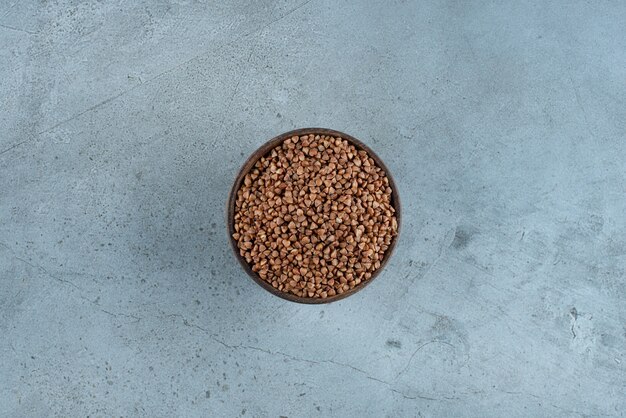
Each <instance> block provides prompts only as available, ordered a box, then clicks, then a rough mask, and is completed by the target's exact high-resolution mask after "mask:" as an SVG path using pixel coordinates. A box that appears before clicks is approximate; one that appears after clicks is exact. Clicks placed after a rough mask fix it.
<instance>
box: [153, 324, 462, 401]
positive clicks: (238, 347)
mask: <svg viewBox="0 0 626 418" xmlns="http://www.w3.org/2000/svg"><path fill="white" fill-rule="evenodd" d="M165 316H166V317H179V318H182V320H183V325H185V326H187V327H192V328H197V329H199V330H201V331H203V332H204V333H206V334H207V336H208V337H209V338H211V339H212V340H213V341H215V342H216V343H218V344H220V345H221V346H223V347H225V348H228V349H230V350H252V351H258V352H261V353H264V354H268V355H270V356H276V355H279V356H282V357H285V358H287V359H289V360H292V361H297V362H301V363H307V364H316V365H320V364H332V365H335V366H339V367H344V368H348V369H351V370H354V371H356V372H357V373H360V374H362V375H363V376H365V377H366V378H367V379H368V380H372V381H375V382H378V383H381V384H383V385H385V386H387V388H388V389H389V390H390V391H391V392H393V393H396V394H398V395H400V396H402V397H403V398H405V399H411V400H417V399H423V400H429V401H446V400H454V399H458V398H457V397H450V396H442V397H441V398H433V397H429V396H423V395H414V396H411V395H407V394H406V393H403V392H402V391H400V390H398V389H395V388H394V387H393V384H392V383H390V382H387V381H385V380H382V379H378V378H377V377H374V376H371V375H370V374H369V373H368V372H366V371H365V370H363V369H359V368H358V367H354V366H352V365H351V364H347V363H341V362H338V361H334V360H310V359H306V358H301V357H296V356H293V355H291V354H288V353H284V352H282V351H271V350H268V349H265V348H261V347H256V346H252V345H244V344H237V345H230V344H227V343H226V342H224V341H222V340H221V339H219V338H217V337H216V336H215V335H212V334H211V333H209V331H208V330H206V329H205V328H202V327H200V326H199V325H196V324H193V323H191V322H189V321H188V320H187V319H186V318H185V317H184V316H183V315H181V314H166V315H165ZM446 344H447V343H446Z"/></svg>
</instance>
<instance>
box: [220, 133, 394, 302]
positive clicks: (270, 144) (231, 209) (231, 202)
mask: <svg viewBox="0 0 626 418" xmlns="http://www.w3.org/2000/svg"><path fill="white" fill-rule="evenodd" d="M309 134H316V135H330V136H334V137H341V138H343V139H346V140H347V141H348V142H350V143H352V145H354V146H355V147H356V148H357V149H358V150H364V151H366V152H367V153H368V155H369V156H370V157H372V159H373V160H374V161H375V162H376V164H377V165H378V166H379V167H380V168H382V169H383V170H384V171H385V174H386V175H387V178H388V179H389V186H390V187H391V190H392V196H391V204H392V205H393V207H394V209H395V210H396V219H397V221H398V235H396V236H395V237H394V238H393V239H392V240H391V244H389V248H387V251H386V252H385V256H384V258H383V260H382V261H381V263H380V268H379V269H378V270H376V271H375V272H374V273H372V277H370V278H369V280H366V281H364V282H362V283H361V284H359V285H358V286H356V287H354V289H350V290H348V291H346V292H343V293H342V294H337V295H335V296H331V297H328V298H326V299H322V298H301V297H299V296H296V295H294V294H291V293H284V292H282V291H280V290H278V289H274V287H272V285H271V284H270V283H268V282H266V281H265V280H263V279H261V277H259V276H258V275H257V274H256V273H255V272H253V271H252V268H251V266H250V265H249V264H248V263H247V262H246V260H245V259H244V258H243V257H242V256H241V255H239V248H238V247H237V241H235V239H234V238H233V234H234V233H235V202H236V200H237V191H238V190H239V188H240V187H241V183H242V182H243V179H244V177H245V175H246V174H247V173H248V172H249V171H250V170H251V169H252V167H254V164H256V162H257V161H258V160H259V159H260V158H261V157H263V156H265V155H267V154H268V152H270V151H271V150H272V149H274V148H275V147H276V146H278V145H279V144H281V143H282V142H283V141H284V140H285V139H287V138H291V137H292V136H294V135H298V136H301V135H309ZM227 222H228V239H229V241H230V245H231V247H232V249H233V252H234V253H235V257H236V258H237V260H239V263H240V264H241V266H242V267H243V269H244V270H245V272H246V273H248V275H249V276H250V277H252V280H254V281H255V282H256V283H257V284H258V285H259V286H261V287H262V288H263V289H265V290H267V291H268V292H270V293H272V294H273V295H276V296H278V297H280V298H283V299H287V300H289V301H292V302H298V303H307V304H318V303H330V302H335V301H337V300H340V299H344V298H347V297H348V296H350V295H353V294H355V293H356V292H358V291H360V290H362V289H363V288H365V287H366V286H367V285H369V284H370V283H371V282H372V281H373V280H374V279H375V278H376V277H377V276H378V275H379V274H380V272H381V271H382V270H383V268H384V267H385V265H386V264H387V262H388V261H389V259H390V258H391V255H392V254H393V250H394V249H395V246H396V242H397V241H398V238H399V236H400V198H399V195H398V189H397V188H396V184H395V182H394V180H393V177H392V176H391V173H390V172H389V169H388V168H387V166H385V164H384V163H383V161H382V160H381V159H380V157H378V155H376V153H374V151H372V150H371V149H370V148H369V147H368V146H367V145H365V144H363V143H362V142H361V141H359V140H358V139H356V138H354V137H353V136H350V135H348V134H345V133H343V132H339V131H334V130H332V129H325V128H303V129H296V130H293V131H290V132H285V133H284V134H280V135H278V136H276V137H274V138H272V139H270V140H269V141H267V142H266V143H265V144H263V145H262V146H261V147H260V148H259V149H257V150H256V151H255V152H254V153H253V154H252V155H251V156H250V158H248V160H247V161H246V162H245V164H244V165H243V167H242V168H241V170H239V174H238V175H237V178H236V180H235V183H234V184H233V188H232V189H231V191H230V196H229V197H228V219H227Z"/></svg>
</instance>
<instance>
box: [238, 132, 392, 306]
mask: <svg viewBox="0 0 626 418" xmlns="http://www.w3.org/2000/svg"><path fill="white" fill-rule="evenodd" d="M391 193H392V190H391V188H390V187H389V180H388V178H387V175H386V174H385V172H384V171H383V170H382V169H381V168H380V167H378V166H377V165H376V163H375V162H374V160H373V159H372V158H371V157H370V156H369V155H368V154H367V152H365V151H363V150H357V149H356V148H355V147H354V146H353V145H352V144H350V143H349V142H348V141H346V140H343V139H342V138H339V137H331V136H324V135H303V136H300V137H298V136H292V137H291V138H288V139H286V140H285V141H283V142H282V144H280V145H278V146H277V147H276V148H274V149H272V150H271V151H270V152H268V154H266V155H265V156H264V157H262V158H260V159H259V160H258V161H257V162H256V164H255V165H254V166H253V168H252V169H251V170H250V171H249V172H248V173H247V174H246V175H245V177H244V179H243V182H242V185H241V187H240V189H239V190H238V191H237V197H236V202H235V214H234V223H235V224H234V229H235V231H236V232H235V233H234V234H233V238H234V239H235V240H236V241H237V247H238V248H239V253H240V255H241V256H242V257H243V258H244V259H245V260H246V261H247V262H248V263H249V264H250V265H251V268H252V270H253V271H254V272H256V273H257V274H258V275H259V277H261V278H262V279H263V280H265V281H266V282H268V283H269V284H270V285H271V286H272V287H274V288H276V289H278V290H280V291H282V292H286V293H291V294H294V295H296V296H298V297H308V298H328V297H332V296H335V295H337V294H342V293H343V292H346V291H349V290H351V289H354V288H355V287H357V286H359V285H361V284H362V283H364V282H365V281H367V280H368V279H369V278H371V277H372V273H374V272H375V271H376V270H377V269H378V268H380V265H381V261H382V260H383V258H384V255H385V252H386V251H387V249H388V248H389V245H390V244H391V241H392V239H393V237H394V236H395V235H396V234H397V230H398V223H397V219H396V216H395V209H394V207H393V205H392V203H391V202H392V199H391Z"/></svg>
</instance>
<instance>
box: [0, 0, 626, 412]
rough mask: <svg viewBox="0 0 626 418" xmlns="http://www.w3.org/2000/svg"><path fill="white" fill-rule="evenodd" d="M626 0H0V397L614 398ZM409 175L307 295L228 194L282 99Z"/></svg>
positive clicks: (475, 408)
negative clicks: (337, 269) (390, 253)
mask: <svg viewBox="0 0 626 418" xmlns="http://www.w3.org/2000/svg"><path fill="white" fill-rule="evenodd" d="M625 22H626V3H625V2H623V1H553V2H542V1H518V2H505V1H478V2H462V1H440V2H439V1H428V2H427V1H424V2H414V1H363V2H356V1H355V2H342V1H340V2H337V1H330V0H308V1H306V0H280V1H264V2H247V1H243V0H235V1H226V2H194V1H185V0H178V1H176V0H172V1H167V0H159V1H146V0H139V1H134V2H126V1H121V0H114V1H107V2H96V1H84V2H79V1H63V0H60V1H41V2H36V1H24V2H18V1H4V2H1V3H0V80H1V81H0V97H1V99H2V100H1V103H2V111H1V112H0V335H1V337H0V359H1V361H0V416H2V417H5V416H6V417H21V416H24V417H35V416H36V417H39V416H63V417H68V416H91V417H110V416H124V417H137V416H139V417H141V416H145V417H172V416H213V417H237V416H245V417H248V416H251V417H280V416H283V417H290V418H294V417H315V416H320V417H364V416H372V417H383V416H386V417H415V416H424V417H426V416H444V417H449V416H468V417H477V416H494V417H504V416H506V417H518V416H519V417H524V416H546V417H572V416H575V417H577V416H581V417H582V416H585V417H591V416H624V414H625V412H624V411H626V396H624V393H626V369H625V368H626V217H625V214H626V141H625V140H626V26H625ZM306 126H322V127H329V128H333V129H338V130H341V131H345V132H348V133H350V134H352V135H354V136H356V137H358V138H360V139H362V140H363V141H364V142H366V143H367V144H368V145H370V146H371V147H372V148H373V149H374V150H375V151H376V152H377V153H378V154H379V155H380V156H381V157H382V158H383V159H384V160H385V162H386V164H387V165H388V166H389V168H390V170H391V172H392V174H393V175H394V177H395V178H396V181H397V183H398V186H399V189H400V192H401V195H402V196H401V197H402V201H403V208H404V211H403V219H404V224H403V234H402V236H401V239H400V242H399V247H398V248H397V252H396V254H395V256H394V258H393V259H392V260H391V262H390V264H389V265H388V267H387V268H386V270H385V271H384V272H383V273H382V274H381V275H380V277H379V278H378V279H377V280H376V281H375V282H374V283H372V285H371V286H369V287H368V288H367V289H365V290H364V291H362V292H360V293H358V294H356V295H355V296H353V297H350V298H348V299H346V300H343V301H341V302H338V303H335V304H331V305H327V306H302V305H297V304H293V303H290V302H286V301H284V300H281V299H278V298H276V297H273V296H272V295H270V294H269V293H267V292H265V291H263V290H262V289H260V288H259V287H258V286H257V285H256V284H254V283H253V282H252V281H251V280H250V279H249V278H248V277H246V275H245V274H244V273H243V272H242V270H241V268H240V267H239V266H238V264H237V262H236V260H235V259H234V257H233V256H232V254H231V250H230V248H229V246H228V242H227V237H226V233H225V225H224V219H225V214H224V212H225V200H226V197H227V194H228V191H229V189H230V186H231V182H232V181H233V179H234V176H235V174H236V172H237V170H238V169H239V167H240V166H241V164H242V163H243V161H244V160H245V158H247V156H248V155H249V154H250V153H252V152H253V151H254V150H255V149H256V148H257V147H258V146H259V145H260V144H262V143H263V142H265V141H266V140H267V139H269V138H271V137H272V136H274V135H276V134H278V133H281V132H284V131H287V130H291V129H294V128H298V127H306Z"/></svg>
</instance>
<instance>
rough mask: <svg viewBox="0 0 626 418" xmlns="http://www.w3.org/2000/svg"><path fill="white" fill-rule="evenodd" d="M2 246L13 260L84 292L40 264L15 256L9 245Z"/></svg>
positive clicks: (1, 244) (0, 244)
mask: <svg viewBox="0 0 626 418" xmlns="http://www.w3.org/2000/svg"><path fill="white" fill-rule="evenodd" d="M0 246H2V247H4V248H6V249H7V250H9V252H10V253H11V256H12V257H13V258H15V259H16V260H19V261H21V262H22V263H24V264H26V265H29V266H31V267H32V268H34V269H37V270H39V271H41V272H43V273H44V274H45V275H46V276H48V277H51V278H53V279H55V280H57V281H59V282H61V283H65V284H67V285H69V286H72V287H74V288H76V289H78V290H80V291H82V290H83V289H82V288H81V287H80V286H78V285H76V284H74V283H73V282H71V281H69V280H65V279H62V278H60V277H57V276H55V275H54V274H52V273H50V272H49V271H48V270H46V269H45V268H44V267H42V266H40V265H38V264H34V263H32V262H30V261H28V260H25V259H23V258H21V257H18V256H17V255H15V251H13V249H12V248H11V247H9V246H8V245H6V244H3V243H0Z"/></svg>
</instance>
